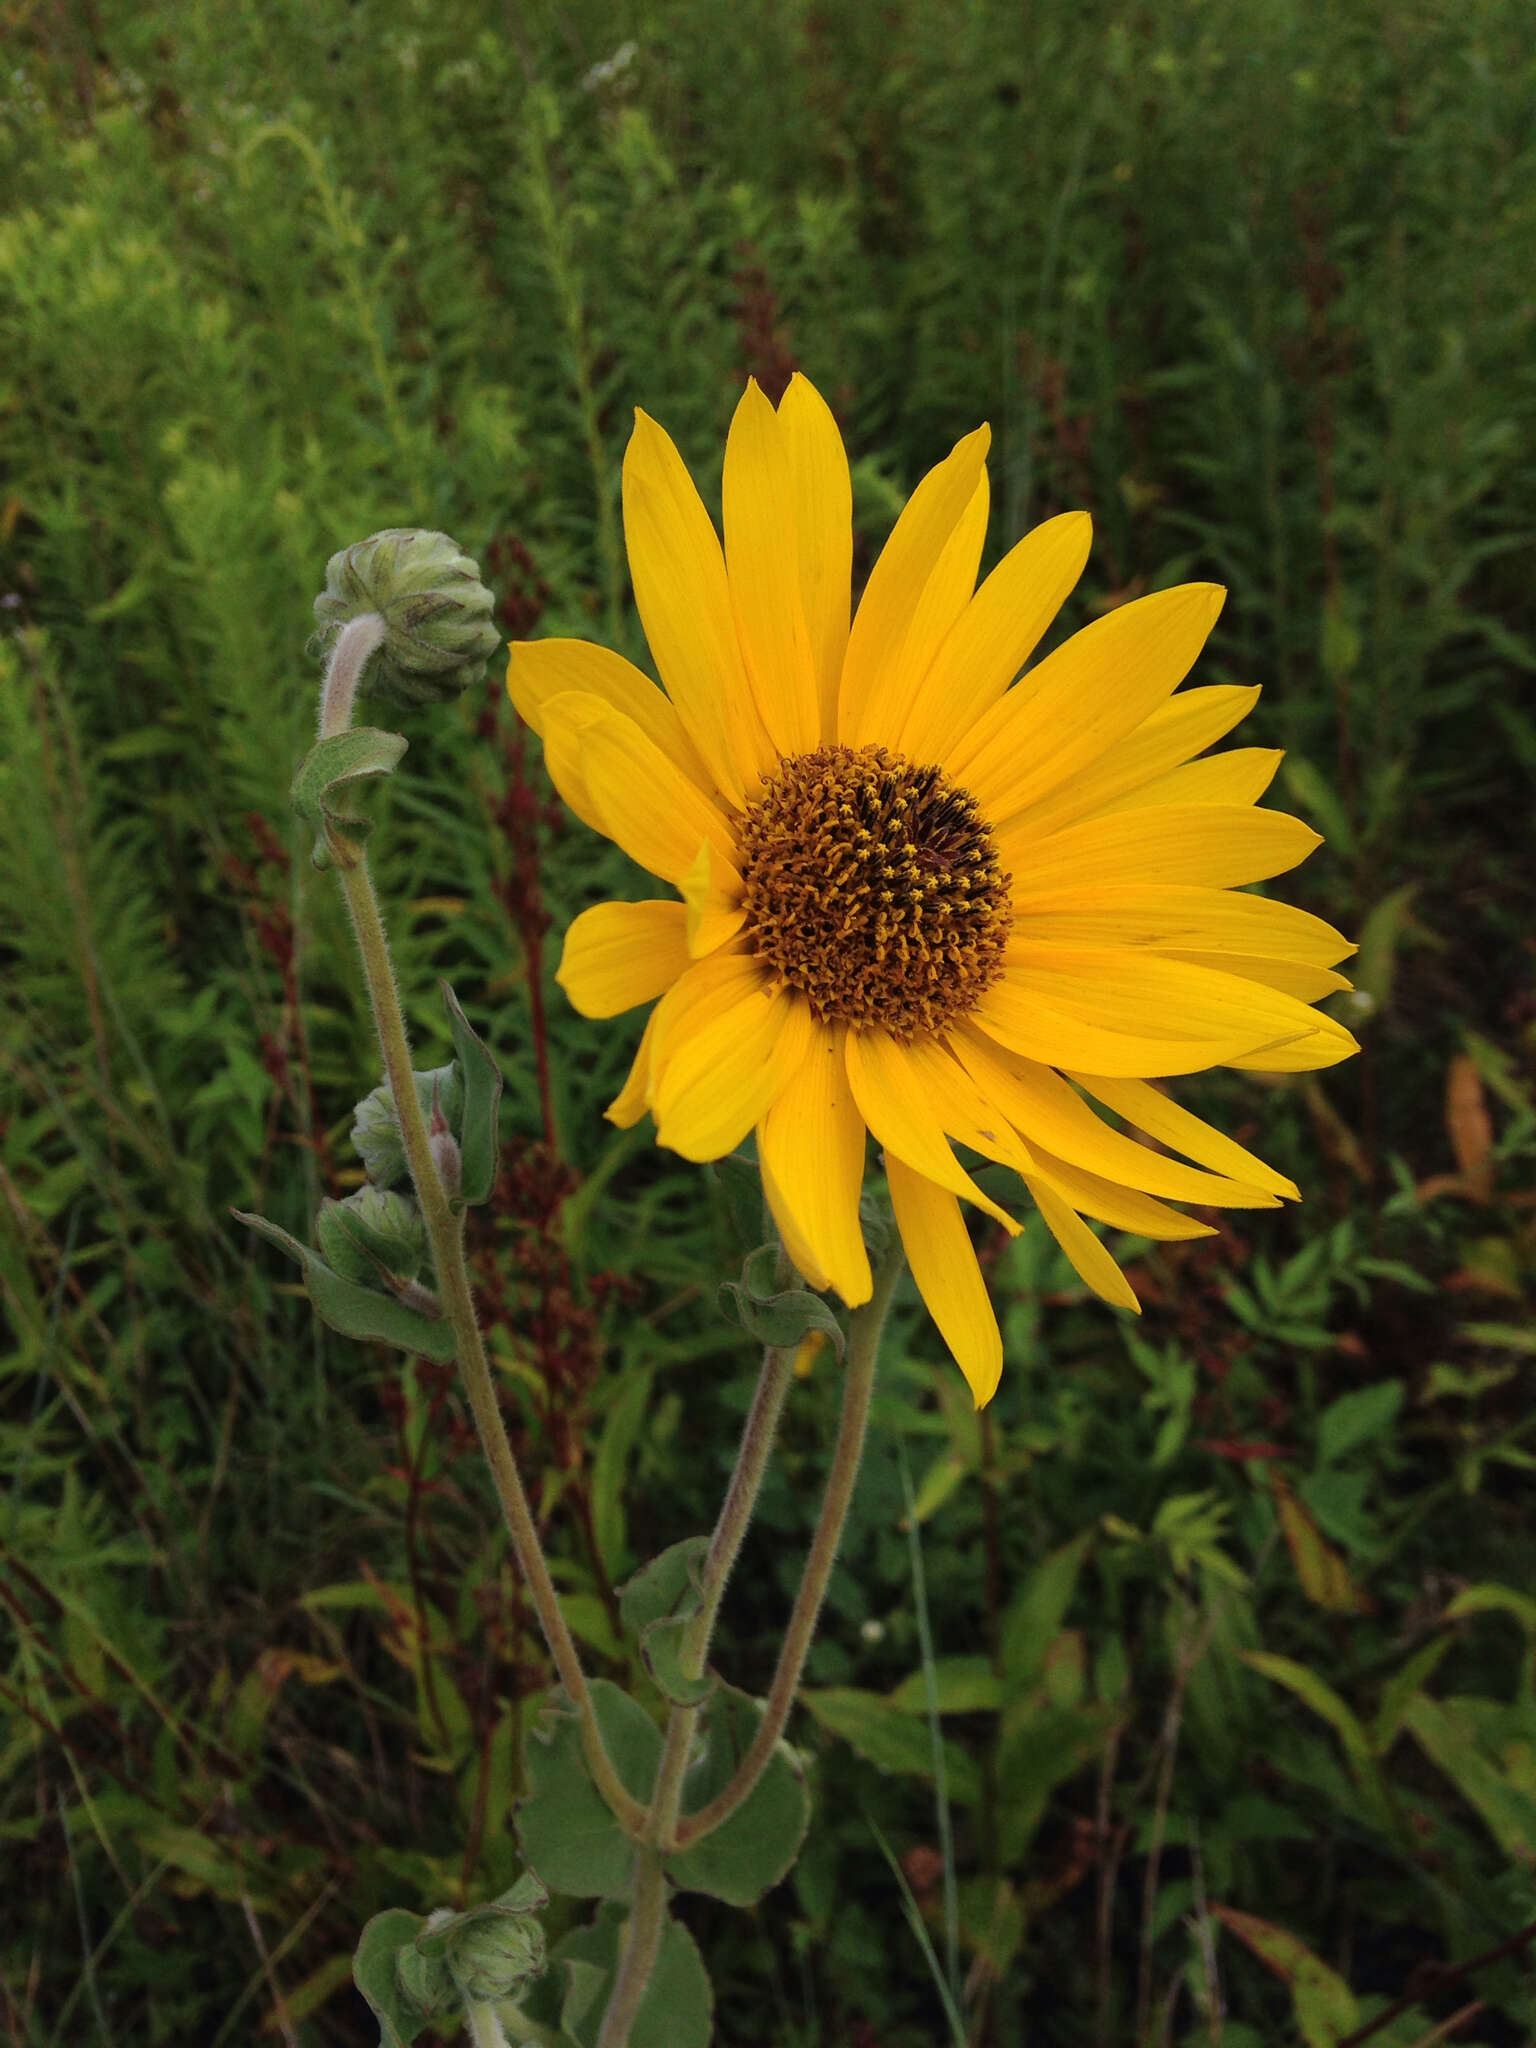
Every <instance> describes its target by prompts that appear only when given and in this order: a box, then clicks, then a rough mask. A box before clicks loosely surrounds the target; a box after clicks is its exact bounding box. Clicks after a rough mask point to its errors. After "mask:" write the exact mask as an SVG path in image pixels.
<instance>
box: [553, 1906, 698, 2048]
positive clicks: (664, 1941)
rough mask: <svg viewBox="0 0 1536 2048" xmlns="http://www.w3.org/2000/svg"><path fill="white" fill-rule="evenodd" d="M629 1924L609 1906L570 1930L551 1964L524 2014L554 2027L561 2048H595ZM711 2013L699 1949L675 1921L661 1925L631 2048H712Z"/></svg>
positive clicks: (622, 1912) (633, 2027)
mask: <svg viewBox="0 0 1536 2048" xmlns="http://www.w3.org/2000/svg"><path fill="white" fill-rule="evenodd" d="M628 1917H629V1916H628V1914H627V1913H626V1911H625V1909H624V1907H623V1906H621V1905H619V1904H617V1903H610V1904H608V1905H604V1906H602V1907H600V1908H599V1909H598V1914H597V1918H596V1919H595V1920H594V1921H593V1922H592V1923H591V1925H590V1926H588V1927H577V1928H573V1929H572V1931H571V1932H570V1933H569V1934H568V1935H566V1937H565V1939H564V1940H563V1941H562V1942H561V1943H560V1944H559V1946H558V1947H557V1948H556V1949H555V1951H554V1954H553V1956H552V1958H551V1960H552V1962H554V1963H557V1964H559V1965H561V1969H560V1970H557V1969H552V1970H551V1971H550V1972H549V1974H548V1976H547V1977H545V1978H544V1979H543V1980H542V1981H541V1982H540V1983H539V1984H537V1985H536V1986H535V1987H534V1989H533V1991H532V1992H531V1993H530V1994H529V1996H528V1999H527V2000H526V2002H525V2003H524V2004H523V2005H522V2006H521V2008H520V2010H521V2011H523V2012H524V2013H525V2014H526V2015H527V2017H528V2018H529V2019H531V2020H535V2021H539V2022H541V2023H542V2024H543V2025H545V2026H558V2028H559V2029H560V2036H559V2038H560V2048H596V2042H597V2037H598V2033H599V2031H600V2029H601V2027H602V2024H603V2014H604V2012H605V2011H606V2010H607V2007H608V1996H609V1992H610V1989H611V1987H612V1984H613V1979H614V1975H615V1973H616V1971H617V1969H618V1963H619V1953H620V1948H621V1944H622V1941H623V1936H624V1926H625V1922H626V1920H627V1919H628ZM562 1970H563V1973H564V1985H563V1987H562V1985H561V1982H560V1978H561V1973H562ZM714 2006H715V1998H714V1992H713V1990H712V1989H711V1987H710V1982H709V1973H708V1972H707V1971H706V1969H705V1967H704V1958H703V1957H702V1956H701V1955H700V1954H699V1950H698V1944H697V1943H696V1942H695V1941H694V1939H693V1936H692V1935H691V1934H690V1933H689V1932H688V1930H687V1928H686V1927H682V1926H680V1925H679V1924H678V1922H677V1921H676V1920H671V1919H668V1920H665V1921H663V1922H662V1928H661V1946H660V1948H659V1949H658V1950H657V1952H656V1961H655V1963H654V1965H653V1966H652V1969H651V1976H650V1981H649V1983H648V1984H647V1985H646V1987H645V1996H644V1997H643V1998H642V1999H641V2001H640V2010H639V2011H638V2012H637V2013H636V2014H635V2017H634V2020H633V2022H632V2023H631V2026H630V2030H629V2048H709V2041H710V2036H711V2033H712V2031H713V2027H714Z"/></svg>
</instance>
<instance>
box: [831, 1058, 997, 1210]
mask: <svg viewBox="0 0 1536 2048" xmlns="http://www.w3.org/2000/svg"><path fill="white" fill-rule="evenodd" d="M847 1058H848V1084H849V1086H850V1087H851V1088H852V1090H853V1099H854V1101H855V1102H856V1103H857V1104H858V1106H859V1114H860V1116H862V1117H863V1119H864V1121H865V1123H867V1124H868V1125H869V1128H870V1130H871V1132H872V1133H873V1134H874V1138H875V1142H876V1143H877V1144H879V1145H883V1146H884V1147H885V1149H886V1151H887V1152H891V1153H894V1154H895V1156H896V1157H897V1158H898V1159H903V1160H905V1161H906V1163H907V1164H908V1165H909V1166H910V1167H912V1169H913V1170H914V1171H915V1172H917V1173H921V1174H924V1175H926V1177H927V1178H928V1179H929V1180H931V1181H936V1182H937V1183H938V1185H939V1186H940V1187H941V1188H947V1189H948V1190H949V1192H950V1193H951V1194H952V1195H963V1196H964V1197H965V1199H966V1200H967V1201H968V1202H974V1203H975V1204H976V1206H977V1208H978V1209H985V1210H986V1212H987V1214H988V1215H989V1216H993V1217H995V1218H996V1219H997V1221H998V1222H999V1223H1002V1224H1006V1226H1007V1227H1008V1229H1009V1230H1010V1231H1012V1232H1014V1233H1015V1234H1016V1233H1017V1231H1018V1227H1019V1226H1018V1225H1017V1224H1016V1223H1015V1222H1014V1220H1013V1218H1012V1217H1011V1216H1010V1215H1009V1214H1008V1212H1007V1210H1006V1209H1001V1208H999V1207H998V1205H997V1203H996V1202H994V1201H992V1200H991V1199H990V1198H989V1197H988V1196H986V1195H984V1194H983V1193H982V1191H981V1189H980V1188H979V1187H977V1185H976V1183H975V1181H973V1180H972V1179H971V1177H970V1175H969V1174H968V1173H967V1172H966V1171H965V1168H964V1167H963V1166H962V1165H961V1164H960V1162H959V1160H958V1159H956V1157H955V1155H954V1154H953V1153H952V1152H951V1151H950V1149H949V1145H948V1143H947V1141H946V1139H945V1136H944V1124H943V1119H942V1118H941V1117H940V1116H939V1114H938V1113H937V1112H936V1110H935V1109H934V1107H933V1105H932V1103H931V1101H930V1099H929V1091H928V1088H927V1087H926V1086H925V1085H924V1082H923V1080H922V1078H921V1068H920V1067H919V1066H917V1065H915V1064H914V1062H913V1060H912V1059H911V1058H910V1057H909V1051H908V1048H907V1047H906V1046H901V1045H898V1044H897V1043H896V1041H895V1040H894V1039H893V1038H891V1037H890V1036H889V1035H888V1034H887V1033H886V1032H884V1031H850V1032H849V1034H848V1045H847Z"/></svg>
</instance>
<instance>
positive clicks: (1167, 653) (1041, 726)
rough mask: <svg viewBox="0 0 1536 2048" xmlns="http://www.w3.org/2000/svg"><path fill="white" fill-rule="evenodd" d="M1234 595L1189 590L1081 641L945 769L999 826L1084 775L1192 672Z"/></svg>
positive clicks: (1062, 651) (1124, 610) (1117, 618)
mask: <svg viewBox="0 0 1536 2048" xmlns="http://www.w3.org/2000/svg"><path fill="white" fill-rule="evenodd" d="M1225 596H1226V592H1225V591H1224V590H1222V589H1220V588H1219V587H1218V586H1217V585H1216V584H1214V583H1185V584H1180V585H1179V587H1178V588H1177V589H1174V590H1160V591H1158V592H1156V593H1155V594H1154V595H1153V596H1151V597H1140V598H1137V599H1136V600H1135V601H1134V602H1133V603H1131V604H1125V605H1120V606H1119V607H1118V608H1117V609H1116V610H1114V611H1112V612H1107V613H1106V614H1105V616H1104V617H1103V618H1101V619H1095V620H1094V621H1093V623H1092V625H1089V626H1084V628H1083V629H1082V631H1081V632H1080V633H1074V634H1073V636H1072V638H1071V639H1070V640H1068V641H1065V642H1064V643H1063V645H1062V646H1060V647H1058V648H1057V649H1056V651H1055V652H1054V653H1053V654H1048V655H1047V656H1046V657H1045V660H1044V661H1042V662H1041V664H1040V666H1039V668H1038V669H1036V670H1034V671H1033V672H1032V673H1031V674H1030V675H1028V676H1026V677H1025V678H1024V682H1023V684H1022V685H1021V686H1020V687H1019V688H1018V689H1017V690H1012V691H1010V692H1009V694H1008V695H1007V696H1006V697H1004V698H1003V699H1002V701H1001V703H999V704H996V705H994V707H993V708H992V710H991V711H989V712H987V713H986V714H985V716H984V717H982V718H981V720H980V721H979V722H978V723H977V724H976V725H974V726H973V727H972V728H971V730H970V731H969V732H968V733H967V734H965V736H964V737H963V738H962V739H960V740H959V741H958V742H957V744H956V745H955V747H954V749H953V752H952V753H951V754H950V755H947V756H946V757H945V760H944V762H943V764H942V765H943V767H944V768H945V770H946V772H947V773H948V774H949V775H950V776H951V777H952V778H953V779H954V780H955V781H956V782H958V783H960V784H961V786H962V787H963V788H965V789H968V790H969V791H970V792H971V794H972V796H974V797H975V798H976V800H977V802H978V803H979V804H980V805H981V807H982V809H983V810H984V811H985V812H986V814H987V816H988V817H989V818H991V819H992V820H993V821H994V823H995V824H998V825H1006V824H1007V822H1008V820H1009V819H1010V818H1012V817H1013V816H1014V815H1015V814H1016V813H1017V812H1019V811H1022V810H1024V809H1026V808H1027V807H1028V806H1029V805H1030V804H1033V803H1038V802H1039V800H1040V799H1041V797H1043V796H1045V795H1047V794H1048V793H1049V792H1050V791H1051V790H1053V789H1057V788H1060V787H1061V786H1062V785H1063V784H1065V783H1066V782H1068V781H1070V779H1071V778H1072V777H1073V776H1074V775H1076V774H1078V773H1079V772H1080V771H1081V770H1082V769H1084V768H1085V767H1087V766H1088V764H1089V763H1090V762H1092V761H1096V760H1097V759H1098V758H1099V756H1100V755H1101V754H1103V753H1105V752H1107V751H1108V749H1109V748H1110V747H1112V746H1113V745H1114V744H1115V742H1116V741H1117V740H1122V739H1124V738H1125V736H1126V734H1127V733H1130V732H1133V731H1134V730H1135V728H1136V727H1137V726H1138V725H1140V724H1141V722H1142V720H1143V719H1144V718H1146V717H1147V716H1148V714H1149V713H1150V712H1151V711H1153V710H1154V709H1155V708H1156V707H1157V706H1158V705H1159V704H1161V703H1162V702H1163V700H1164V699H1165V698H1167V697H1170V696H1171V695H1172V694H1173V692H1174V691H1175V690H1176V689H1177V688H1178V686H1179V684H1180V683H1181V682H1183V680H1184V678H1185V676H1187V675H1188V674H1189V671H1190V669H1191V668H1192V667H1193V666H1194V662H1195V658H1196V656H1197V655H1198V654H1199V652H1200V650H1201V648H1202V647H1203V646H1204V645H1205V642H1206V637H1207V635H1208V634H1209V633H1210V630H1211V628H1212V626H1214V625H1215V623H1216V615H1217V613H1218V612H1219V611H1220V610H1221V607H1222V602H1223V599H1224V598H1225Z"/></svg>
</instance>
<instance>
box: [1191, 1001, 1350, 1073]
mask: <svg viewBox="0 0 1536 2048" xmlns="http://www.w3.org/2000/svg"><path fill="white" fill-rule="evenodd" d="M1308 1015H1309V1016H1310V1017H1311V1018H1312V1021H1313V1024H1314V1027H1315V1028H1314V1029H1313V1031H1312V1032H1311V1033H1310V1034H1309V1035H1308V1036H1307V1037H1305V1038H1298V1039H1294V1040H1291V1041H1289V1042H1288V1043H1284V1044H1279V1045H1268V1046H1260V1047H1259V1048H1258V1050H1257V1051H1256V1052H1249V1053H1241V1054H1239V1055H1238V1056H1237V1057H1236V1058H1235V1059H1230V1060H1225V1061H1223V1065H1225V1066H1229V1067H1236V1068H1238V1070H1239V1071H1240V1072H1242V1073H1245V1074H1313V1073H1316V1071H1317V1070H1318V1068H1319V1067H1336V1066H1337V1065H1338V1063H1339V1061H1340V1060H1347V1059H1348V1058H1349V1057H1350V1055H1351V1054H1352V1053H1357V1052H1358V1051H1359V1050H1360V1041H1359V1039H1357V1038H1356V1037H1355V1035H1354V1033H1353V1032H1352V1031H1346V1030H1345V1028H1344V1026H1343V1025H1342V1024H1340V1023H1339V1022H1337V1020H1336V1019H1335V1018H1332V1017H1326V1016H1324V1015H1323V1013H1322V1012H1321V1011H1320V1010H1311V1011H1309V1012H1308Z"/></svg>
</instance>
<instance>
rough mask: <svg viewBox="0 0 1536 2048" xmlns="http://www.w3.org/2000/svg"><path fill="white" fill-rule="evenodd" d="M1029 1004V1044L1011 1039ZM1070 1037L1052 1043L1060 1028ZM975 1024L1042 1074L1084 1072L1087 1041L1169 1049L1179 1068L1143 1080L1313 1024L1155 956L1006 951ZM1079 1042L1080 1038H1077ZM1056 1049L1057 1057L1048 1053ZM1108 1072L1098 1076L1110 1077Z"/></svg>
mask: <svg viewBox="0 0 1536 2048" xmlns="http://www.w3.org/2000/svg"><path fill="white" fill-rule="evenodd" d="M1031 1005H1037V1006H1038V1008H1039V1011H1040V1015H1041V1018H1042V1020H1043V1019H1044V1018H1045V1015H1046V1013H1049V1015H1050V1018H1051V1020H1052V1021H1051V1023H1050V1025H1049V1026H1046V1025H1045V1024H1044V1023H1043V1021H1042V1024H1041V1026H1040V1027H1039V1028H1038V1029H1037V1030H1036V1031H1035V1033H1034V1034H1033V1035H1034V1038H1035V1044H1036V1045H1037V1046H1038V1047H1040V1048H1041V1049H1040V1050H1036V1049H1035V1048H1034V1047H1033V1046H1031V1045H1029V1044H1026V1043H1023V1042H1021V1040H1020V1036H1019V1019H1020V1012H1021V1011H1022V1013H1023V1019H1024V1027H1025V1030H1026V1031H1027V1019H1028V1013H1029V1009H1030V1006H1031ZM1003 1017H1006V1018H1009V1019H1011V1020H1013V1021H1014V1026H1015V1035H1014V1036H1012V1037H1006V1036H1005V1035H1004V1033H1003V1032H1002V1031H1001V1030H999V1029H998V1028H997V1020H998V1019H999V1018H1003ZM1063 1019H1064V1020H1066V1021H1067V1022H1068V1024H1069V1025H1070V1026H1071V1027H1072V1033H1071V1036H1070V1037H1069V1038H1068V1039H1066V1040H1065V1041H1057V1040H1056V1034H1057V1032H1058V1031H1059V1029H1060V1023H1061V1020H1063ZM976 1021H977V1023H979V1024H980V1025H981V1027H982V1029H983V1030H985V1031H987V1032H989V1033H990V1035H991V1036H993V1037H994V1038H1002V1039H1003V1042H1004V1043H1005V1044H1009V1045H1012V1047H1013V1049H1014V1050H1015V1051H1016V1052H1022V1053H1024V1054H1025V1055H1026V1056H1027V1057H1028V1058H1030V1059H1037V1060H1039V1061H1040V1063H1041V1064H1042V1065H1043V1066H1048V1067H1068V1066H1072V1067H1077V1066H1086V1065H1089V1064H1092V1063H1091V1062H1090V1061H1088V1060H1087V1059H1085V1058H1084V1056H1083V1055H1082V1053H1081V1052H1079V1051H1078V1050H1077V1047H1078V1045H1079V1044H1086V1043H1087V1037H1088V1035H1089V1034H1096V1033H1114V1034H1116V1035H1118V1036H1120V1037H1122V1038H1124V1039H1126V1040H1140V1041H1142V1042H1145V1043H1147V1044H1151V1045H1156V1044H1158V1043H1159V1042H1160V1041H1167V1042H1168V1043H1170V1045H1172V1046H1174V1047H1176V1048H1177V1050H1178V1055H1179V1058H1180V1061H1181V1064H1180V1065H1178V1066H1162V1067H1148V1068H1145V1069H1143V1070H1142V1071H1143V1073H1144V1074H1148V1075H1150V1074H1154V1073H1188V1072H1191V1071H1193V1069H1192V1068H1191V1067H1190V1066H1186V1065H1184V1064H1182V1061H1183V1057H1184V1054H1185V1050H1186V1049H1194V1048H1198V1047H1200V1046H1202V1045H1203V1046H1205V1047H1206V1048H1207V1054H1208V1056H1207V1057H1206V1059H1205V1060H1204V1061H1203V1062H1200V1064H1204V1065H1206V1066H1219V1065H1222V1064H1223V1063H1224V1062H1226V1061H1228V1060H1231V1059H1235V1058H1237V1057H1238V1056H1239V1055H1242V1054H1248V1053H1256V1052H1260V1051H1263V1050H1267V1049H1268V1048H1270V1047H1272V1046H1275V1045H1277V1044H1279V1043H1280V1042H1282V1041H1286V1040H1291V1039H1296V1038H1302V1037H1306V1036H1307V1035H1309V1034H1310V1033H1311V1032H1313V1031H1314V1030H1315V1029H1316V1028H1317V1026H1318V1023H1319V1019H1318V1017H1317V1015H1316V1013H1315V1012H1314V1011H1312V1010H1309V1009H1307V1008H1306V1006H1305V1005H1304V1004H1301V1003H1298V1002H1295V1001H1294V1000H1293V999H1292V998H1291V997H1289V996H1283V995H1280V994H1279V993H1278V992H1277V991H1275V990H1273V989H1266V988H1261V987H1260V986H1259V985H1258V984H1257V983H1255V982H1249V981H1242V980H1240V979H1239V978H1238V977H1237V976H1236V975H1232V974H1225V973H1221V972H1219V971H1217V970H1215V969H1213V968H1208V967H1188V966H1186V965H1185V964H1184V963H1183V962H1182V961H1176V960H1167V959H1165V958H1163V957H1162V955H1160V954H1157V953H1144V952H1133V951H1131V950H1130V949H1125V950H1120V949H1116V948H1111V947H1104V948H1096V947H1087V946H1084V947H1081V948H1079V947H1071V946H1039V945H1030V946H1024V945H1020V944H1018V943H1017V942H1015V943H1014V944H1012V945H1010V946H1009V948H1008V950H1007V953H1006V954H1005V955H1004V969H1003V979H1002V980H1001V981H1000V982H999V983H997V984H996V986H995V987H993V988H991V989H989V990H988V991H987V993H986V995H985V996H984V997H983V998H982V1001H981V1003H980V1005H979V1006H978V1008H977V1011H976ZM1079 1034H1082V1035H1081V1036H1080V1035H1079ZM1053 1042H1056V1043H1057V1045H1058V1049H1057V1050H1055V1051H1051V1050H1050V1049H1049V1048H1050V1046H1051V1045H1052V1043H1053ZM1117 1068H1118V1063H1117V1066H1115V1067H1108V1068H1103V1069H1101V1071H1105V1072H1110V1073H1113V1072H1115V1071H1117Z"/></svg>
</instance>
